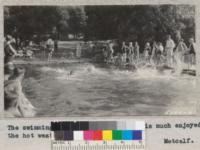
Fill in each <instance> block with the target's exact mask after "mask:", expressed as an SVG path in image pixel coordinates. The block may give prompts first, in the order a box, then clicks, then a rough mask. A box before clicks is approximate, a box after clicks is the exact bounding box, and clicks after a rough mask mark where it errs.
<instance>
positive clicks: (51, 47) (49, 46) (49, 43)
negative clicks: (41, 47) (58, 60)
mask: <svg viewBox="0 0 200 150" xmlns="http://www.w3.org/2000/svg"><path fill="white" fill-rule="evenodd" d="M46 46H47V51H48V61H51V60H52V55H53V52H54V41H53V40H52V38H51V37H49V39H48V40H47V44H46Z"/></svg>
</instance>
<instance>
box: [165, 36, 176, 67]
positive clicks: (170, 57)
mask: <svg viewBox="0 0 200 150" xmlns="http://www.w3.org/2000/svg"><path fill="white" fill-rule="evenodd" d="M174 48H175V43H174V41H173V40H172V38H171V35H167V41H166V45H165V51H166V53H167V65H168V67H173V51H174Z"/></svg>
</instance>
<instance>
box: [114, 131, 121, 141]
mask: <svg viewBox="0 0 200 150" xmlns="http://www.w3.org/2000/svg"><path fill="white" fill-rule="evenodd" d="M112 139H113V140H121V139H122V131H121V130H113V131H112Z"/></svg>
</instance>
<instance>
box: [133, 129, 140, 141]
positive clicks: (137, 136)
mask: <svg viewBox="0 0 200 150" xmlns="http://www.w3.org/2000/svg"><path fill="white" fill-rule="evenodd" d="M132 134H133V140H142V131H141V130H135V131H133V133H132Z"/></svg>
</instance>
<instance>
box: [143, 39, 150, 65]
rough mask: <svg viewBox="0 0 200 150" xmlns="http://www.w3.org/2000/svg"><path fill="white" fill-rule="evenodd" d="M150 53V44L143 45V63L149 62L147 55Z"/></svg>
mask: <svg viewBox="0 0 200 150" xmlns="http://www.w3.org/2000/svg"><path fill="white" fill-rule="evenodd" d="M150 52H151V46H150V43H149V42H147V43H146V44H145V47H144V52H143V55H144V61H145V62H149V55H150Z"/></svg>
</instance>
